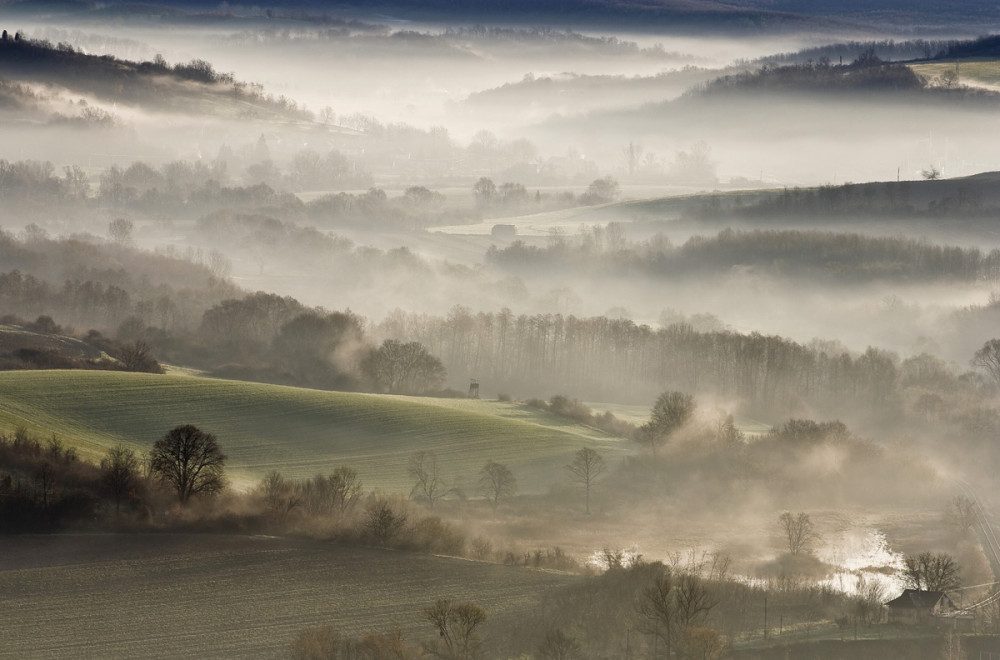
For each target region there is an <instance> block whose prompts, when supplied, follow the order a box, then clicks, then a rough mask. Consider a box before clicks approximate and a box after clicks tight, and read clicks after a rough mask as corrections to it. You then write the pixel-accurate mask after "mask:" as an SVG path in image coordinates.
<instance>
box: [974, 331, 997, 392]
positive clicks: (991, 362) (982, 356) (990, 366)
mask: <svg viewBox="0 0 1000 660" xmlns="http://www.w3.org/2000/svg"><path fill="white" fill-rule="evenodd" d="M972 366H974V367H979V368H981V369H985V370H986V373H988V374H989V375H990V377H991V378H993V381H994V382H995V383H996V384H997V385H1000V339H990V340H989V341H987V342H986V343H985V344H983V347H982V348H980V349H979V350H978V351H976V354H975V355H973V356H972Z"/></svg>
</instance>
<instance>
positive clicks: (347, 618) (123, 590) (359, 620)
mask: <svg viewBox="0 0 1000 660" xmlns="http://www.w3.org/2000/svg"><path fill="white" fill-rule="evenodd" d="M0 556H3V557H4V560H3V562H2V563H0V593H2V594H3V598H0V621H3V624H2V625H0V658H195V657H197V658H249V657H253V658H281V657H288V649H289V645H290V643H291V641H292V639H293V638H294V637H295V635H296V634H297V633H298V631H300V630H302V629H303V628H306V627H312V626H320V625H332V626H333V627H334V628H335V629H337V630H338V631H340V632H342V633H344V634H348V635H351V636H361V635H362V634H364V633H367V632H371V631H382V632H388V631H389V630H391V629H392V628H393V627H397V626H398V627H399V628H400V630H401V631H402V632H403V634H404V637H405V639H406V640H407V641H408V642H410V643H415V642H417V641H419V640H426V639H430V638H431V637H433V635H434V634H435V633H434V630H433V628H432V627H431V625H430V624H429V623H427V621H426V620H425V619H424V617H423V609H424V607H426V606H428V605H431V604H432V603H433V602H434V601H435V600H436V599H438V598H452V599H455V600H457V601H463V600H472V601H473V602H476V603H477V604H479V605H480V606H481V607H483V609H484V610H485V611H486V612H487V617H488V618H487V622H486V625H487V628H486V633H487V634H489V629H490V626H491V625H493V626H496V625H497V624H502V622H503V620H504V618H505V616H509V615H511V614H513V613H514V612H516V611H517V610H520V609H523V608H530V607H531V606H532V605H533V604H534V603H537V602H538V601H539V600H540V599H541V598H542V597H543V595H544V593H545V592H546V591H548V590H550V589H552V588H553V587H557V586H559V585H562V584H569V583H571V582H572V581H574V580H578V579H580V578H578V577H574V576H569V575H562V574H555V573H551V572H543V571H536V570H530V569H526V568H518V567H509V566H500V565H496V564H483V563H480V562H472V561H466V560H461V559H452V558H446V557H433V556H427V555H418V554H412V553H405V552H394V551H391V550H378V549H369V548H341V547H336V546H331V545H329V544H326V543H322V542H318V541H306V540H294V539H277V538H267V537H245V536H215V535H179V534H132V535H129V534H126V535H113V534H100V535H53V536H44V535H43V536H14V537H4V538H0Z"/></svg>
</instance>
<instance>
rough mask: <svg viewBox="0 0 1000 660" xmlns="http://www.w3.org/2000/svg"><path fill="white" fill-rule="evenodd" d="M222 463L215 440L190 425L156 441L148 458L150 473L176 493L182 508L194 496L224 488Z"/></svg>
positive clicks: (175, 429) (180, 427)
mask: <svg viewBox="0 0 1000 660" xmlns="http://www.w3.org/2000/svg"><path fill="white" fill-rule="evenodd" d="M225 463H226V456H225V454H223V453H222V450H221V449H219V444H218V442H216V440H215V436H214V435H212V434H211V433H205V432H203V431H202V430H201V429H199V428H198V427H197V426H193V425H191V424H185V425H183V426H177V427H175V428H173V429H171V430H170V431H169V432H168V433H167V434H166V435H165V436H163V437H162V438H160V439H159V440H157V441H156V443H155V444H154V445H153V450H152V453H151V454H150V469H151V471H152V472H153V474H155V475H157V476H159V478H160V479H162V480H163V481H164V482H165V483H167V484H169V485H170V486H171V487H172V488H173V489H174V490H175V491H177V499H178V500H180V503H181V504H182V505H183V504H186V503H187V502H188V500H189V499H191V498H192V497H194V496H196V495H212V494H215V493H218V492H219V491H221V490H222V489H223V488H225V486H226V479H225V476H224V474H223V469H224V466H225Z"/></svg>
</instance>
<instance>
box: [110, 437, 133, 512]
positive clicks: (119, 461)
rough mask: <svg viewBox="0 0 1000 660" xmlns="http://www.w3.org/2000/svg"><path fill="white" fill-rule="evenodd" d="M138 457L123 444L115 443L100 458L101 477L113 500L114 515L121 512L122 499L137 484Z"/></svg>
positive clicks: (131, 491)
mask: <svg viewBox="0 0 1000 660" xmlns="http://www.w3.org/2000/svg"><path fill="white" fill-rule="evenodd" d="M139 467H140V465H139V457H138V456H136V453H135V451H134V450H132V449H130V448H128V447H126V446H125V445H116V446H114V447H112V448H111V449H109V450H108V455H107V456H105V457H104V458H103V459H101V473H102V474H101V478H102V479H103V481H104V485H105V486H107V488H108V490H109V491H110V492H111V497H112V499H114V501H115V516H118V515H120V514H121V507H122V501H123V500H124V499H125V498H127V497H128V496H129V494H130V493H133V492H134V491H135V489H136V488H137V487H138V485H139Z"/></svg>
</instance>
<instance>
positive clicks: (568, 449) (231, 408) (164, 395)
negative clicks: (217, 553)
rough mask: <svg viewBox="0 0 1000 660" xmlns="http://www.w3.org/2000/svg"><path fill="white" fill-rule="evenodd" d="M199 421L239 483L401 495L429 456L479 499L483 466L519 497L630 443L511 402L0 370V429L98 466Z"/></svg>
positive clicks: (176, 378)
mask: <svg viewBox="0 0 1000 660" xmlns="http://www.w3.org/2000/svg"><path fill="white" fill-rule="evenodd" d="M179 424H195V425H196V426H198V427H199V428H201V429H202V430H204V431H206V432H209V433H213V434H214V435H215V436H216V437H217V438H218V440H219V444H220V445H221V446H222V449H223V451H225V453H226V454H227V456H228V458H229V460H228V464H227V467H228V472H229V474H230V477H231V478H232V480H233V481H234V483H235V484H236V485H237V486H238V487H239V486H246V485H249V484H250V483H252V482H253V481H256V480H257V479H259V478H260V477H261V476H263V475H264V474H265V473H267V472H268V471H269V470H272V469H276V470H279V471H280V472H281V473H282V474H283V475H285V476H286V477H291V478H302V477H309V476H312V475H314V474H317V473H320V472H322V473H327V472H331V471H332V470H333V469H334V468H335V467H337V466H339V465H343V464H347V465H350V466H352V467H354V468H355V469H357V470H358V472H359V473H360V476H361V478H362V480H363V482H364V484H365V486H366V487H367V488H383V489H386V490H389V491H402V492H407V491H409V489H410V486H411V484H410V479H409V477H408V476H407V474H406V465H407V459H408V457H409V456H410V454H412V453H413V452H415V451H419V450H432V451H434V452H435V453H436V454H437V456H438V459H439V461H440V462H441V464H442V465H443V466H444V470H443V472H444V476H445V478H446V479H448V480H449V482H450V483H453V484H455V485H456V486H458V487H461V488H464V489H465V490H466V491H467V492H469V491H472V492H474V491H475V485H476V482H477V474H478V471H479V469H480V468H481V467H482V465H483V464H484V463H485V462H486V461H487V460H490V459H492V460H495V461H499V462H501V463H506V464H507V465H509V467H510V468H511V470H512V471H513V472H514V474H515V476H516V477H517V479H518V486H519V488H518V490H519V492H522V493H532V492H535V493H537V492H542V491H544V490H546V489H547V488H548V486H549V485H550V484H551V483H553V482H555V481H557V480H559V479H562V478H563V475H562V473H563V472H564V470H563V466H564V465H565V464H566V463H568V462H569V460H570V458H571V455H572V454H573V453H574V452H575V451H577V450H578V449H580V448H581V447H582V446H584V445H586V446H590V447H594V448H596V449H598V450H600V451H601V452H602V453H604V454H605V456H606V457H607V458H608V459H613V457H619V456H622V455H625V454H627V453H629V452H630V451H632V448H631V447H630V446H629V445H628V443H627V442H626V441H623V440H620V439H616V438H611V437H608V436H606V435H604V434H603V433H601V432H599V431H596V430H593V429H590V428H587V427H584V426H581V425H578V424H573V423H570V422H568V421H566V420H563V419H561V418H559V417H556V416H554V415H549V414H547V413H544V412H541V411H537V410H534V409H531V408H527V407H526V406H523V405H519V404H516V403H502V402H490V401H476V400H463V401H451V400H447V399H441V400H438V399H414V398H408V397H392V396H381V395H372V394H356V393H346V392H326V391H318V390H306V389H297V388H290V387H280V386H273V385H261V384H256V383H244V382H235V381H223V380H214V379H206V378H198V377H191V376H180V375H170V376H156V375H147V374H130V373H111V372H89V371H21V372H4V373H0V429H5V430H8V431H9V430H11V429H14V428H16V427H18V426H25V427H27V428H28V429H29V430H30V431H31V432H33V433H35V434H36V435H38V436H39V437H41V438H48V437H49V436H50V435H51V434H53V433H54V434H56V435H57V436H59V438H60V439H61V440H62V441H63V442H64V443H65V444H66V445H67V446H73V447H76V448H77V451H78V452H79V453H80V455H81V456H83V457H85V458H87V459H89V460H99V459H100V458H101V457H102V456H103V455H104V452H105V450H106V449H107V448H108V447H111V446H113V445H115V444H117V443H119V442H121V443H125V444H127V445H129V446H132V447H134V448H135V449H137V450H142V451H144V450H146V449H148V448H149V447H151V446H152V444H153V443H154V442H155V441H156V440H157V439H158V438H160V437H161V436H163V434H164V433H166V432H167V431H168V430H169V429H171V428H173V427H174V426H177V425H179Z"/></svg>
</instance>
